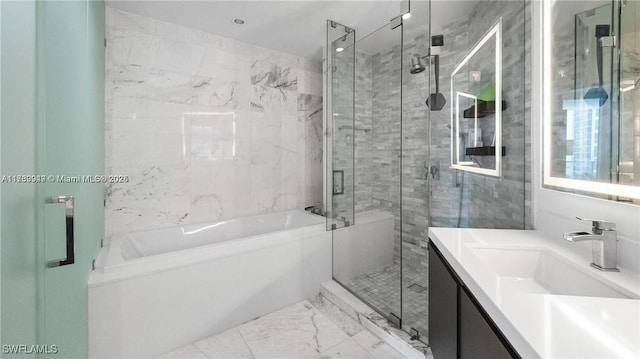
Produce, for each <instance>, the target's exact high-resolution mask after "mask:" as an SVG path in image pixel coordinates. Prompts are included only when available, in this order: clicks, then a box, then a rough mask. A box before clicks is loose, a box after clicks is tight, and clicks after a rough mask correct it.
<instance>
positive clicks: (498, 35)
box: [449, 18, 502, 177]
mask: <svg viewBox="0 0 640 359" xmlns="http://www.w3.org/2000/svg"><path fill="white" fill-rule="evenodd" d="M493 36H495V47H496V50H495V51H496V58H495V72H496V75H495V87H496V112H495V128H496V132H495V138H496V140H495V161H496V162H495V168H480V167H471V166H468V165H462V164H460V162H458V159H459V158H460V157H459V151H460V146H459V145H458V141H459V138H460V137H459V136H458V135H459V116H460V109H459V108H458V100H457V99H458V96H460V95H461V96H463V97H467V98H472V99H475V96H473V95H469V94H466V93H462V92H459V91H457V92H456V94H455V96H454V93H453V80H454V77H455V75H456V74H458V72H459V71H460V70H461V69H462V67H464V65H466V64H467V63H468V62H469V60H471V58H472V57H473V55H475V54H476V52H478V51H479V50H480V49H481V48H482V46H484V44H486V43H487V42H489V40H491V38H492V37H493ZM450 81H451V96H450V97H449V98H450V99H451V101H453V99H456V104H455V105H453V104H452V106H454V108H455V111H454V109H453V108H452V110H451V131H449V132H450V134H451V168H454V169H457V170H460V171H467V172H473V173H479V174H484V175H489V176H494V177H501V176H502V18H500V19H499V20H498V21H497V22H496V23H495V24H494V25H493V26H492V27H491V29H490V30H489V31H488V32H487V33H486V34H485V35H484V36H483V37H482V39H480V41H478V42H477V43H476V45H475V46H474V47H473V48H472V49H471V51H469V53H468V54H467V55H466V56H465V57H464V59H462V61H460V63H459V64H458V66H456V68H455V69H454V70H453V72H452V73H451V79H450ZM476 100H477V99H476ZM454 113H455V114H454ZM476 121H477V120H476ZM454 129H455V130H454ZM454 132H455V136H454ZM454 140H455V141H454ZM454 147H455V148H454Z"/></svg>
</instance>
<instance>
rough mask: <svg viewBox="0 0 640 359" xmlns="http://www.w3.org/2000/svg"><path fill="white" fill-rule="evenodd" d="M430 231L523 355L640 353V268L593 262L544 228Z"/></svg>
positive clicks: (608, 357) (633, 355)
mask: <svg viewBox="0 0 640 359" xmlns="http://www.w3.org/2000/svg"><path fill="white" fill-rule="evenodd" d="M429 238H430V239H431V240H432V241H433V242H434V244H435V245H436V247H437V248H438V250H439V251H440V252H441V253H442V255H443V256H444V258H445V259H446V260H447V261H448V262H449V264H450V265H451V267H452V268H453V269H454V270H455V271H456V273H457V275H458V276H459V277H460V279H461V280H462V281H463V282H464V284H465V285H466V286H467V287H468V288H469V289H470V291H471V292H472V293H473V295H474V296H475V297H476V299H477V300H478V302H479V303H480V304H481V305H482V307H483V308H484V309H485V311H486V312H487V313H488V314H489V315H490V316H491V318H492V319H493V320H494V322H495V323H496V325H497V326H498V327H499V328H500V330H501V331H502V332H503V334H504V335H505V336H506V337H507V339H508V340H509V341H510V342H511V344H512V345H513V346H514V348H515V349H516V350H517V351H518V353H519V354H520V355H521V356H522V357H523V358H563V359H565V358H566V359H568V358H601V359H605V358H606V359H611V358H640V299H639V298H640V275H638V274H636V273H633V272H629V271H626V270H625V269H624V268H621V269H620V272H602V271H599V270H597V269H595V268H592V267H591V266H589V263H590V261H591V258H585V256H584V254H583V253H580V252H573V251H571V250H569V249H567V248H566V246H561V245H559V244H558V243H555V242H556V241H562V239H561V238H560V239H557V240H555V241H554V240H549V239H548V238H546V237H544V236H543V235H542V234H541V233H539V232H538V231H525V230H503V229H473V228H437V227H434V228H430V229H429ZM540 253H542V255H541V254H540ZM526 268H528V269H526ZM563 273H566V274H565V275H564V278H563ZM574 277H575V279H573V278H574ZM532 278H535V279H532ZM567 278H571V280H569V281H567V280H566V279H567ZM540 283H542V285H540ZM585 283H586V284H585ZM589 285H591V287H596V288H600V285H602V288H604V289H603V290H604V291H601V292H599V293H600V294H598V295H601V296H592V294H589V293H591V292H589V290H588V289H584V288H587V287H589ZM571 291H577V292H576V293H578V292H580V291H585V292H583V293H581V294H578V295H575V293H570V294H571V295H567V292H571ZM596 291H597V290H596ZM607 291H610V292H607ZM554 293H555V294H554ZM584 293H587V294H584ZM602 293H604V294H602ZM609 293H618V294H619V295H618V294H609ZM616 296H618V297H617V298H616ZM624 297H627V298H624Z"/></svg>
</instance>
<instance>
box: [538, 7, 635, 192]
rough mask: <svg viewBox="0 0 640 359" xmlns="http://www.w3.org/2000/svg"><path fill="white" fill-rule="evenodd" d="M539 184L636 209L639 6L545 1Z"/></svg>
mask: <svg viewBox="0 0 640 359" xmlns="http://www.w3.org/2000/svg"><path fill="white" fill-rule="evenodd" d="M543 21H544V24H543V53H544V56H543V59H544V60H543V73H544V79H543V106H544V121H543V135H542V136H543V167H544V168H543V174H544V176H543V184H544V186H545V187H550V188H553V189H558V190H563V191H570V192H576V193H581V194H587V195H591V196H596V197H600V198H608V199H612V200H617V201H625V202H633V203H640V89H639V87H640V1H622V0H613V1H574V0H555V1H553V0H544V3H543Z"/></svg>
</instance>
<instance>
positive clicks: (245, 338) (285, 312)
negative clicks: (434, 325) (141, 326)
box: [156, 296, 405, 359]
mask: <svg viewBox="0 0 640 359" xmlns="http://www.w3.org/2000/svg"><path fill="white" fill-rule="evenodd" d="M156 358H162V359H167V358H225V359H227V358H256V359H261V358H283V359H287V358H292V359H294V358H295V359H303V358H318V359H320V358H322V359H330V358H354V359H357V358H363V359H364V358H367V359H368V358H380V359H383V358H405V357H404V356H403V355H402V354H401V353H399V352H397V351H396V350H395V349H393V348H392V347H391V346H390V345H388V344H387V343H385V342H383V341H381V340H380V339H379V338H378V337H376V336H375V335H374V334H372V333H371V332H369V331H368V330H366V329H364V327H362V326H361V325H360V324H359V323H358V322H357V321H355V320H354V319H352V318H351V317H349V316H348V315H347V314H346V313H344V312H342V311H341V310H340V309H339V308H338V307H336V306H335V305H333V304H332V303H330V302H329V301H327V300H325V299H324V298H323V297H321V296H317V297H315V298H312V299H309V300H304V301H302V302H299V303H296V304H294V305H291V306H288V307H285V308H283V309H280V310H278V311H275V312H273V313H270V314H267V315H265V316H262V317H259V318H257V319H254V320H252V321H250V322H247V323H244V324H241V325H239V326H237V327H235V328H232V329H229V330H227V331H224V332H222V333H219V334H216V335H214V336H211V337H209V338H205V339H203V340H200V341H197V342H195V343H193V344H190V345H187V346H185V347H183V348H180V349H178V350H175V351H173V352H170V353H167V354H164V355H161V356H159V357H156Z"/></svg>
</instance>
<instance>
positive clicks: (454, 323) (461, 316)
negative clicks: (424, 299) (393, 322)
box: [429, 241, 520, 359]
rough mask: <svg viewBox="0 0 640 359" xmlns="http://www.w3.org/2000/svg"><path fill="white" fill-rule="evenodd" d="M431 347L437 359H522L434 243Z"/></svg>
mask: <svg viewBox="0 0 640 359" xmlns="http://www.w3.org/2000/svg"><path fill="white" fill-rule="evenodd" d="M429 345H430V346H431V351H432V352H433V357H434V358H435V359H502V358H505V359H507V358H520V356H519V355H518V354H517V352H516V351H515V349H513V347H512V346H511V344H509V342H508V341H507V339H506V338H505V337H504V335H503V334H502V333H501V332H500V330H499V329H498V328H497V327H496V325H495V324H494V323H493V321H492V320H491V318H489V316H488V315H487V314H486V312H485V311H484V309H483V308H482V307H481V306H480V304H479V303H478V302H477V301H476V300H475V298H474V297H473V295H472V294H471V293H470V292H469V290H468V288H467V287H466V286H465V285H464V283H462V281H461V280H460V278H458V276H457V275H456V274H455V272H454V271H453V269H452V268H451V266H449V264H448V263H447V261H446V260H445V259H444V257H442V255H441V254H440V252H439V250H438V249H437V248H436V247H435V245H434V244H433V243H432V242H431V241H429Z"/></svg>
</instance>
